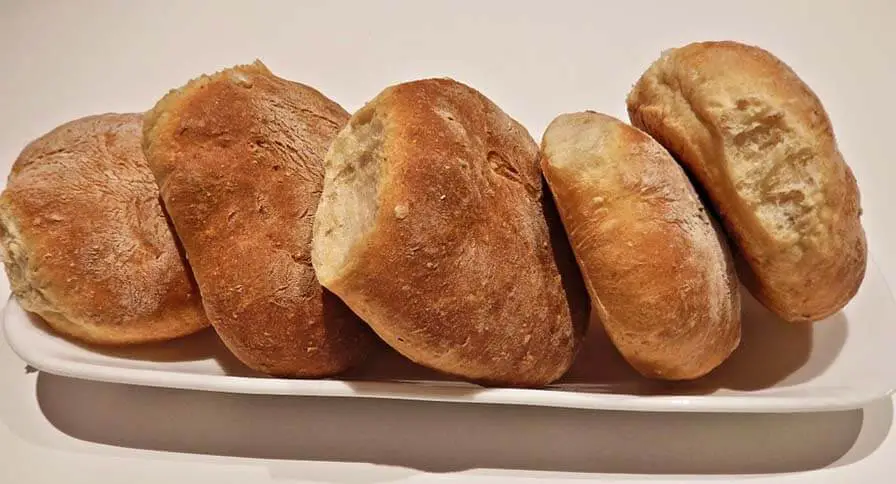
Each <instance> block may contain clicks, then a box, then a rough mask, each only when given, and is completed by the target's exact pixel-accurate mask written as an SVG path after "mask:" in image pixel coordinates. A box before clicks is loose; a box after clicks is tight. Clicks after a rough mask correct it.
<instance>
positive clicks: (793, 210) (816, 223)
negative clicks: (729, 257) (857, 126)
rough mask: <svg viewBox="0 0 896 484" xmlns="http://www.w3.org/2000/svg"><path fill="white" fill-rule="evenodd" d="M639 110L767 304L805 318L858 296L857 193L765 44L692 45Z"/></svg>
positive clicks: (632, 109)
mask: <svg viewBox="0 0 896 484" xmlns="http://www.w3.org/2000/svg"><path fill="white" fill-rule="evenodd" d="M628 112H629V116H630V118H631V120H632V123H633V124H634V125H635V126H637V127H639V128H641V129H643V130H644V131H646V132H647V133H649V134H651V135H652V136H653V137H654V138H656V139H657V140H659V141H660V143H662V144H663V145H664V146H665V147H666V148H667V149H668V150H669V151H670V152H671V153H672V154H673V155H675V157H676V158H678V160H679V161H680V162H681V163H682V164H683V165H684V166H685V168H686V169H687V170H688V171H689V172H690V173H691V174H692V175H693V176H694V177H695V178H696V180H697V181H698V182H699V183H700V185H702V188H703V189H704V190H705V191H706V193H707V194H708V196H709V198H710V199H711V200H712V202H713V205H714V206H715V209H716V211H717V212H718V213H719V215H720V216H721V218H722V220H723V221H724V223H725V227H726V229H727V230H728V234H729V235H730V236H731V238H732V239H733V240H734V242H735V245H736V247H737V249H738V252H739V255H740V256H742V259H743V261H745V262H746V264H745V265H744V267H743V268H742V270H741V273H740V274H741V279H742V280H743V281H744V284H745V285H746V286H747V287H748V288H749V289H750V290H751V292H752V293H753V294H754V295H755V296H756V298H757V299H758V300H760V301H761V302H762V303H763V304H765V305H766V306H767V307H768V308H769V309H771V310H772V311H774V312H775V313H777V314H778V315H779V316H781V317H782V318H783V319H785V320H787V321H793V322H800V321H816V320H820V319H823V318H825V317H827V316H829V315H831V314H833V313H834V312H836V311H838V310H839V309H841V308H842V307H843V306H845V305H846V303H847V302H849V300H850V299H852V297H853V296H854V295H855V293H856V291H858V288H859V286H860V285H861V283H862V279H863V278H864V275H865V265H866V258H867V254H866V252H867V247H866V243H865V234H864V231H863V229H862V225H861V221H860V218H859V216H860V214H861V209H860V206H859V191H858V187H857V186H856V180H855V178H854V177H853V174H852V172H851V170H850V169H849V167H848V166H847V165H846V163H845V162H844V160H843V156H842V155H841V154H840V151H839V150H838V148H837V142H836V140H835V139H834V133H833V129H832V127H831V122H830V120H829V119H828V116H827V114H826V113H825V110H824V107H823V106H822V105H821V102H820V101H819V100H818V98H817V97H816V96H815V94H814V93H813V92H812V90H811V89H809V87H808V86H807V85H806V84H805V83H804V82H803V81H802V80H801V79H800V78H799V77H798V76H797V75H796V74H795V73H794V72H793V70H791V69H790V68H789V67H788V66H787V65H785V64H784V63H783V62H782V61H780V60H779V59H778V58H776V57H775V56H773V55H772V54H770V53H768V52H766V51H765V50H762V49H760V48H758V47H751V46H747V45H743V44H739V43H736V42H701V43H695V44H690V45H687V46H685V47H682V48H679V49H672V50H669V51H667V52H666V53H664V54H663V56H662V57H660V59H659V60H657V61H656V62H654V63H653V65H652V66H650V68H649V69H648V70H647V72H645V73H644V75H643V76H642V77H641V79H640V80H639V81H638V83H637V84H636V85H635V87H634V89H632V92H631V93H630V94H629V96H628Z"/></svg>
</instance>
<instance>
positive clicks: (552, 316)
mask: <svg viewBox="0 0 896 484" xmlns="http://www.w3.org/2000/svg"><path fill="white" fill-rule="evenodd" d="M325 167H326V175H325V182H324V192H323V195H322V198H321V205H320V207H319V208H318V215H317V217H316V220H315V235H314V250H313V252H312V257H313V261H314V264H315V267H316V268H317V271H318V276H319V277H320V280H321V282H322V283H323V284H324V285H325V286H327V287H328V288H330V289H331V290H332V291H333V292H335V293H336V294H338V295H339V296H340V297H341V298H342V299H343V300H345V301H346V302H347V303H348V305H349V306H350V307H351V308H352V309H353V310H355V311H356V312H357V313H358V314H359V315H360V316H361V317H362V318H363V319H364V320H365V321H367V322H368V323H369V324H370V325H371V326H372V327H373V329H374V330H375V331H376V332H377V333H378V334H379V335H380V336H381V337H382V338H383V339H384V340H385V341H386V342H387V343H389V344H390V345H391V346H392V347H394V348H396V349H397V350H398V351H399V352H401V353H403V354H404V355H405V356H407V357H409V358H410V359H412V360H414V361H416V362H418V363H421V364H424V365H426V366H429V367H432V368H435V369H437V370H441V371H443V372H446V373H449V374H454V375H458V376H461V377H464V378H467V379H471V380H474V381H479V382H483V383H492V384H502V385H520V386H537V385H543V384H546V383H549V382H551V381H554V380H556V379H557V378H559V377H560V376H561V375H562V374H563V373H564V372H565V371H566V369H567V368H568V367H569V365H570V363H571V362H572V360H573V357H574V356H575V354H576V350H577V348H578V345H579V340H580V336H581V334H582V333H583V331H584V324H586V321H585V320H584V318H583V320H582V321H573V320H572V318H571V317H570V309H569V301H568V300H567V297H566V295H565V294H564V291H563V288H562V285H561V278H560V275H559V274H558V269H557V265H556V263H555V261H554V259H553V257H552V254H551V243H550V240H549V236H548V230H547V226H546V222H545V217H544V214H543V212H542V208H541V197H542V191H541V190H542V185H541V177H540V173H539V168H538V147H537V145H536V144H535V142H534V141H533V140H532V138H531V137H530V136H529V134H528V133H527V132H526V130H525V129H524V128H523V127H522V126H521V125H520V124H519V123H517V122H516V121H514V120H513V119H511V118H510V117H509V116H507V115H506V114H505V113H504V112H503V111H501V110H500V109H499V108H498V107H497V106H495V105H494V104H493V103H492V102H491V101H489V100H488V99H487V98H486V97H485V96H483V95H482V94H480V93H479V92H477V91H476V90H474V89H472V88H470V87H468V86H465V85H463V84H461V83H458V82H455V81H453V80H449V79H428V80H422V81H415V82H409V83H405V84H400V85H397V86H393V87H390V88H388V89H386V90H385V91H383V92H382V93H381V94H380V95H378V96H377V97H376V98H375V99H374V100H373V101H371V102H370V103H368V104H367V105H366V106H365V107H364V108H363V109H361V110H360V111H358V112H357V113H355V115H354V116H352V119H351V120H350V121H349V124H348V126H346V127H345V129H343V130H342V131H341V132H340V133H339V136H337V138H336V139H335V140H334V142H333V145H332V146H331V148H330V151H329V152H328V154H327V158H326V160H325Z"/></svg>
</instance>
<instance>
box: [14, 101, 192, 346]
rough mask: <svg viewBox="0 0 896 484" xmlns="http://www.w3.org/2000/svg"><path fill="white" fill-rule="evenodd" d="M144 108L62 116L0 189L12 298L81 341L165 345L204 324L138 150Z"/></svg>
mask: <svg viewBox="0 0 896 484" xmlns="http://www.w3.org/2000/svg"><path fill="white" fill-rule="evenodd" d="M142 125H143V123H142V115H140V114H103V115H98V116H88V117H86V118H81V119H78V120H75V121H71V122H69V123H66V124H64V125H62V126H59V127H58V128H56V129H54V130H53V131H50V132H49V133H47V134H45V135H44V136H41V137H40V138H38V139H37V140H35V141H33V142H32V143H30V144H29V145H28V146H27V147H26V148H25V149H24V150H23V151H22V153H21V154H20V155H19V157H18V159H16V161H15V163H14V164H13V166H12V172H11V174H10V176H9V180H8V184H7V186H6V189H5V190H4V191H3V195H2V196H0V245H2V250H0V255H2V257H3V262H4V264H5V266H6V274H7V275H8V276H9V282H10V286H11V289H12V293H13V294H14V295H15V297H16V299H17V300H18V302H19V304H21V305H22V307H23V308H24V309H25V310H26V311H29V312H32V313H35V314H38V315H40V316H41V317H42V318H43V319H44V320H45V321H46V322H47V324H49V325H50V327H52V328H53V329H54V330H56V331H58V332H60V333H62V334H64V335H67V336H69V337H71V338H74V339H76V340H79V341H82V342H86V343H93V344H103V345H125V344H135V343H146V342H152V341H162V340H168V339H172V338H177V337H180V336H185V335H188V334H190V333H194V332H196V331H198V330H200V329H202V328H204V327H207V326H208V320H207V319H206V318H205V314H204V312H203V310H202V302H201V300H200V298H199V292H198V290H197V289H196V287H195V283H194V282H193V280H192V278H191V275H190V271H189V268H188V267H187V264H186V261H185V260H184V258H183V256H182V254H181V253H180V251H179V248H178V246H177V243H176V240H175V237H174V235H173V233H172V232H171V230H170V228H169V225H168V221H167V220H166V218H165V214H164V213H163V212H162V207H161V204H160V203H159V190H158V188H157V187H156V184H155V181H154V180H153V177H152V173H151V172H150V171H149V166H147V164H146V159H145V158H144V157H143V152H142V150H141V148H140V139H141V129H142Z"/></svg>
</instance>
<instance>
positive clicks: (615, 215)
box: [541, 112, 740, 380]
mask: <svg viewBox="0 0 896 484" xmlns="http://www.w3.org/2000/svg"><path fill="white" fill-rule="evenodd" d="M541 146H542V153H543V156H542V160H541V164H542V168H543V170H544V175H545V178H547V181H548V184H549V185H550V187H551V191H552V192H553V194H554V199H555V200H556V203H557V207H558V209H559V211H560V216H561V218H562V220H563V224H564V226H565V227H566V231H567V233H568V234H569V238H570V242H571V244H572V248H573V252H574V253H575V255H576V258H577V259H578V261H579V266H580V267H581V269H582V274H583V276H584V278H585V285H586V286H587V288H588V290H589V293H590V294H591V299H592V305H593V306H594V307H595V308H596V310H597V312H598V315H599V316H600V319H601V321H602V322H603V325H604V327H605V329H606V331H607V334H608V335H609V337H610V339H611V340H612V341H613V343H614V344H615V346H616V347H617V348H618V349H619V352H620V353H621V354H622V356H623V357H624V358H625V359H626V360H627V361H628V362H629V363H630V364H631V365H632V366H633V367H634V368H635V369H636V370H638V371H639V372H640V373H642V374H643V375H644V376H647V377H651V378H661V379H667V380H685V379H693V378H698V377H700V376H703V375H705V374H706V373H708V372H709V371H711V370H712V369H713V368H715V367H717V366H718V365H719V364H721V363H722V362H723V361H724V360H725V359H726V358H727V357H728V356H729V355H730V354H731V352H732V351H733V350H734V349H735V348H736V347H737V345H738V343H739V341H740V296H739V294H738V283H737V276H735V274H734V267H733V262H732V259H731V256H730V254H729V252H728V248H727V246H726V243H725V241H724V240H723V238H722V237H721V236H720V235H719V233H718V232H717V231H716V229H715V228H714V227H713V225H712V222H711V221H710V218H709V216H708V215H707V214H706V211H705V210H704V209H703V206H702V204H701V203H700V200H699V199H698V198H697V194H696V192H695V191H694V188H693V187H692V186H691V184H690V182H689V181H688V179H687V176H686V175H685V173H684V171H682V169H681V168H680V167H679V166H678V165H677V164H676V163H675V160H674V159H672V157H671V156H670V155H669V154H668V153H667V152H666V150H664V149H663V147H662V146H660V145H659V144H658V143H657V142H656V141H654V140H653V139H652V138H650V136H648V135H646V134H644V133H643V132H641V131H639V130H638V129H635V128H633V127H631V126H629V125H627V124H625V123H623V122H621V121H619V120H617V119H615V118H612V117H610V116H605V115H603V114H598V113H594V112H583V113H574V114H564V115H562V116H559V117H558V118H557V119H555V120H554V121H553V122H552V123H551V124H550V125H549V126H548V129H547V131H546V132H545V134H544V139H543V141H542V145H541Z"/></svg>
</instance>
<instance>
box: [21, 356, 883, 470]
mask: <svg viewBox="0 0 896 484" xmlns="http://www.w3.org/2000/svg"><path fill="white" fill-rule="evenodd" d="M37 399H38V403H39V406H40V409H41V411H42V412H43V414H44V415H45V417H46V418H47V419H48V420H49V422H50V423H51V424H52V425H54V426H55V427H56V428H57V429H59V430H60V431H62V432H64V433H66V434H68V435H70V436H71V437H74V438H76V439H81V440H85V441H90V442H96V443H101V444H107V445H113V446H121V447H128V448H136V449H148V450H159V451H170V452H182V453H192V454H208V455H222V456H235V457H247V458H261V459H282V460H308V461H326V462H333V461H335V462H360V463H372V464H380V465H387V466H397V467H400V468H408V469H417V470H422V471H427V472H456V471H463V470H469V469H509V470H514V471H520V470H522V471H552V472H585V473H625V474H629V473H634V474H759V473H780V472H796V471H806V470H812V469H819V468H822V467H826V466H837V465H847V464H850V463H853V462H856V461H857V460H860V459H862V458H864V457H866V456H867V455H870V454H871V453H873V452H874V451H875V450H876V449H877V448H878V447H879V446H880V444H881V443H882V442H883V440H884V438H885V437H886V435H887V433H888V431H889V427H890V423H891V422H892V406H891V403H890V400H889V399H882V400H880V401H878V402H875V403H874V404H872V405H871V406H869V408H868V409H867V410H865V412H866V415H867V412H872V413H873V415H874V417H875V422H874V424H873V427H874V428H872V429H863V428H862V427H863V425H862V422H863V411H862V410H852V411H840V412H820V413H807V414H793V415H782V414H745V415H721V414H657V413H624V412H600V411H585V410H572V409H544V408H541V409H539V408H531V407H514V406H507V407H501V406H492V405H460V404H446V403H420V402H408V401H392V400H372V399H339V398H331V399H326V398H311V397H304V398H302V397H272V396H258V395H232V394H215V393H204V392H194V391H179V390H167V389H159V388H138V387H132V386H127V385H117V384H110V383H99V382H87V381H81V380H76V379H71V378H66V377H59V376H54V375H50V374H46V373H40V374H39V376H38V380H37ZM884 421H885V422H884ZM869 426H870V425H869ZM866 427H867V426H866ZM270 466H271V471H272V472H273V473H277V472H279V471H278V469H280V468H279V467H278V465H277V464H276V463H274V464H270ZM282 471H283V472H288V468H287V467H285V466H284V467H283V468H282Z"/></svg>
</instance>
